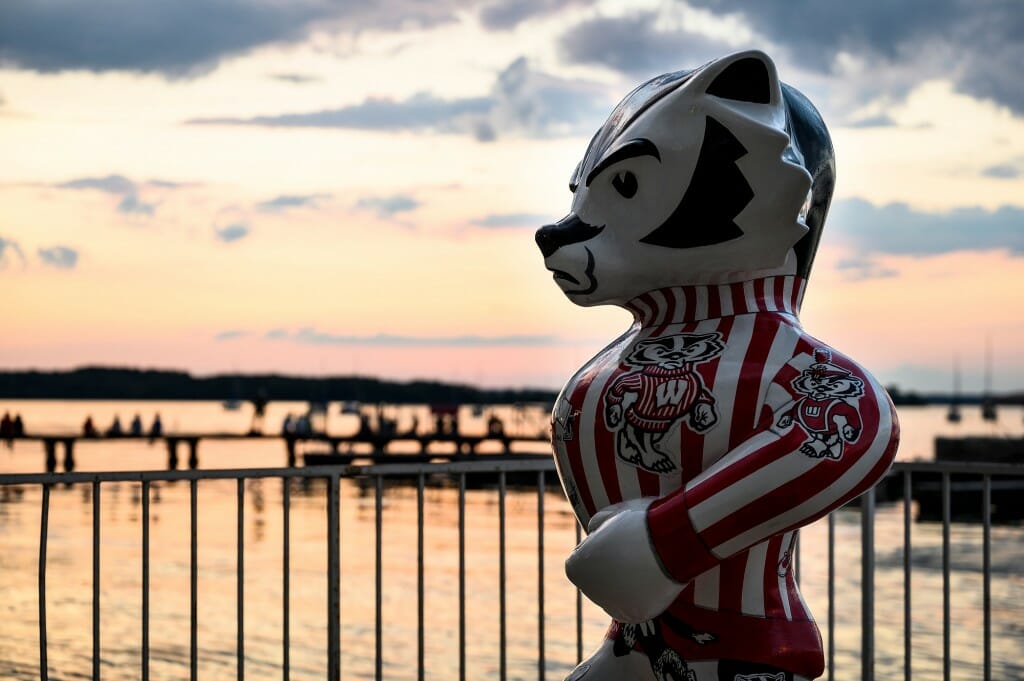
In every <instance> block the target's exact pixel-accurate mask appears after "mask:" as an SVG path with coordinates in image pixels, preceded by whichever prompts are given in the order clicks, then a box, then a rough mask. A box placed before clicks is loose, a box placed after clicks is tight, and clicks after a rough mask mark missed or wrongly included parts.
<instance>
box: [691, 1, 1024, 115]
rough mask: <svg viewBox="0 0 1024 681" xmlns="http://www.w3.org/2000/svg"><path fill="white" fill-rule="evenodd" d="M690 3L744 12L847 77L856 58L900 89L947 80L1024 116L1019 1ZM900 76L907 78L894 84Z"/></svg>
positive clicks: (796, 53)
mask: <svg viewBox="0 0 1024 681" xmlns="http://www.w3.org/2000/svg"><path fill="white" fill-rule="evenodd" d="M689 4H690V5H692V6H694V7H702V8H706V9H708V10H711V11H713V12H715V13H719V14H735V15H740V16H742V17H743V18H744V19H745V22H746V24H747V25H748V26H749V28H750V29H751V30H752V31H754V32H755V33H758V34H760V35H761V36H763V37H765V38H767V39H768V40H770V41H771V42H773V43H775V44H776V45H780V46H783V47H784V48H785V49H786V50H788V51H789V53H790V55H791V57H792V60H793V62H794V63H796V64H799V65H801V66H803V67H804V68H807V69H810V70H816V71H819V72H821V73H824V74H832V75H840V73H839V72H840V71H841V70H842V69H841V68H840V65H841V64H846V65H847V66H848V65H849V62H850V60H851V58H852V59H855V60H858V61H859V62H860V67H859V69H857V71H858V73H857V74H856V75H858V76H859V77H860V78H863V79H866V80H869V81H873V82H875V83H876V84H877V86H878V87H883V88H884V87H888V88H890V89H892V90H893V93H894V94H899V90H900V88H906V87H912V86H913V85H914V84H916V83H918V82H921V81H922V80H926V79H929V78H946V79H950V80H951V81H952V82H953V83H954V84H955V85H956V88H957V89H958V90H959V91H960V92H962V93H965V94H968V95H971V96H974V97H977V98H982V99H991V100H994V101H995V102H997V103H999V104H1002V105H1005V106H1008V107H1009V108H1010V109H1012V110H1013V111H1014V112H1016V113H1017V114H1024V88H1022V87H1021V86H1020V65H1021V64H1022V63H1024V41H1022V40H1021V38H1020V36H1021V35H1022V34H1024V11H1021V6H1020V2H1019V1H1018V0H988V1H986V2H965V1H963V0H903V1H902V2H882V1H876V2H859V3H856V2H846V0H829V1H822V0H765V1H762V2H746V1H745V0H689ZM896 71H899V72H900V73H899V74H896V73H895V72H896ZM842 75H844V76H846V77H849V76H850V75H851V74H849V73H845V74H842ZM893 78H896V79H897V80H900V81H902V82H892V80H891V79H893ZM887 79H889V80H888V82H887ZM840 86H845V83H841V84H840Z"/></svg>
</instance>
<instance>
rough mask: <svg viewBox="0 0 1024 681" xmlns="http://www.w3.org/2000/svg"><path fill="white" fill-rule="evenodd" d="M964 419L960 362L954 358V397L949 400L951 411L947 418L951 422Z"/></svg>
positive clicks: (958, 421)
mask: <svg viewBox="0 0 1024 681" xmlns="http://www.w3.org/2000/svg"><path fill="white" fill-rule="evenodd" d="M962 419H963V417H962V415H961V414H960V363H959V362H958V361H957V359H956V358H955V357H954V358H953V398H952V399H951V400H950V402H949V411H948V412H947V413H946V420H947V421H949V422H950V423H960V421H961V420H962Z"/></svg>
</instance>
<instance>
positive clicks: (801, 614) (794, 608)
mask: <svg viewBox="0 0 1024 681" xmlns="http://www.w3.org/2000/svg"><path fill="white" fill-rule="evenodd" d="M794 560H795V558H794ZM786 589H787V590H788V591H789V613H790V615H791V616H792V618H793V619H794V620H810V619H814V618H813V617H812V616H811V613H810V612H808V611H807V608H806V607H804V603H803V597H802V596H801V595H800V586H799V585H798V584H797V583H796V571H795V570H790V571H789V574H787V575H786Z"/></svg>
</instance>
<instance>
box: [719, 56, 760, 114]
mask: <svg viewBox="0 0 1024 681" xmlns="http://www.w3.org/2000/svg"><path fill="white" fill-rule="evenodd" d="M706 92H707V93H708V94H709V95H714V96H715V97H722V98H723V99H732V100H734V101H738V102H752V103H754V104H768V103H770V102H771V101H772V90H771V77H770V76H769V75H768V67H767V66H765V63H764V62H763V61H761V60H760V59H755V58H754V57H747V58H746V59H740V60H739V61H735V62H733V63H732V64H729V65H728V66H727V67H725V70H724V71H722V72H721V73H720V74H718V76H717V77H716V78H715V79H714V80H713V81H712V82H711V85H709V86H708V89H707V90H706Z"/></svg>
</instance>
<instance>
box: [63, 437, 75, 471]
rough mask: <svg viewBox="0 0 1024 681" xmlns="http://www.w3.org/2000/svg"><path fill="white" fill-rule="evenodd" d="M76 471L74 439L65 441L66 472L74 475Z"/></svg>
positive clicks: (70, 438)
mask: <svg viewBox="0 0 1024 681" xmlns="http://www.w3.org/2000/svg"><path fill="white" fill-rule="evenodd" d="M74 470H75V439H74V438H73V437H69V438H65V440H64V472H65V473H72V472H74Z"/></svg>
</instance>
